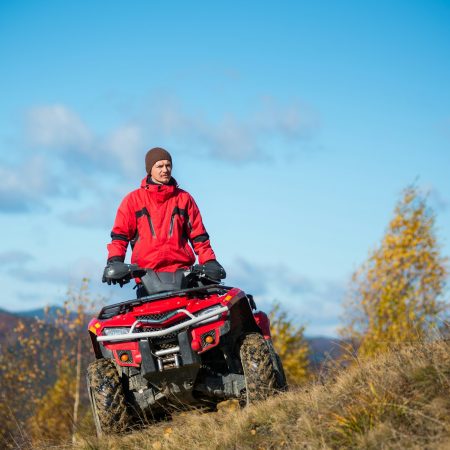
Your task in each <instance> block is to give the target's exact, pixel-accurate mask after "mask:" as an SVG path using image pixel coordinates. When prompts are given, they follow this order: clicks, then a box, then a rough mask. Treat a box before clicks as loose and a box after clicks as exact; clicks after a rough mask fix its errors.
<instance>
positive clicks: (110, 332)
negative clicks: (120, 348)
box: [103, 327, 130, 336]
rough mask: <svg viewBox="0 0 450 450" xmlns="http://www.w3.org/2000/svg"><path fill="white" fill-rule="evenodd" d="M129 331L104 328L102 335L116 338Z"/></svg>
mask: <svg viewBox="0 0 450 450" xmlns="http://www.w3.org/2000/svg"><path fill="white" fill-rule="evenodd" d="M129 331H130V328H127V327H114V328H104V329H103V334H106V336H116V335H118V334H126V333H128V332H129Z"/></svg>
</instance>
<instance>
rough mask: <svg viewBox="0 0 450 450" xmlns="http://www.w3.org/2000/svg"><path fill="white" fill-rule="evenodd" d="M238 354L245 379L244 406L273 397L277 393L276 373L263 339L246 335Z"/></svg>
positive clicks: (253, 335)
mask: <svg viewBox="0 0 450 450" xmlns="http://www.w3.org/2000/svg"><path fill="white" fill-rule="evenodd" d="M239 353H240V357H241V363H242V369H243V371H244V377H245V391H246V392H245V397H244V399H245V400H246V404H249V403H253V402H255V401H258V400H264V399H266V398H267V397H270V396H271V395H273V394H274V393H275V392H276V391H277V373H276V370H275V367H274V364H273V361H272V357H271V354H270V351H269V347H268V346H267V344H266V342H265V340H264V338H263V337H262V336H261V335H260V334H259V333H250V334H247V335H246V336H245V337H244V339H243V340H242V342H241V346H240V349H239ZM244 399H243V400H244Z"/></svg>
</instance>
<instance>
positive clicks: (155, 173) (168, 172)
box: [150, 159, 172, 184]
mask: <svg viewBox="0 0 450 450" xmlns="http://www.w3.org/2000/svg"><path fill="white" fill-rule="evenodd" d="M150 176H151V177H152V178H153V180H154V181H156V182H157V183H162V184H167V183H168V182H169V181H170V178H171V176H172V163H171V162H170V161H169V160H168V159H163V160H161V161H157V162H156V163H155V164H154V166H153V167H152V171H151V172H150Z"/></svg>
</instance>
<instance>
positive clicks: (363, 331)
mask: <svg viewBox="0 0 450 450" xmlns="http://www.w3.org/2000/svg"><path fill="white" fill-rule="evenodd" d="M434 227H435V215H434V213H433V212H432V210H431V209H430V207H429V206H428V205H427V197H426V196H425V195H423V194H421V193H420V192H419V191H418V190H417V188H416V187H414V186H410V187H408V188H407V189H405V190H404V192H403V195H402V198H401V199H400V201H399V202H398V204H397V205H396V207H395V213H394V218H393V219H392V220H391V222H390V224H389V226H388V229H387V230H386V233H385V235H384V237H383V239H382V241H381V245H380V246H379V247H378V248H376V249H375V250H374V251H373V252H372V253H371V254H370V255H369V258H368V259H367V261H366V262H365V263H364V264H363V265H362V266H361V267H360V268H359V269H358V270H357V271H356V272H355V273H354V275H353V277H352V282H351V289H350V293H349V296H348V299H347V302H346V304H345V308H344V309H345V318H344V320H345V325H344V327H343V328H342V330H341V334H342V335H343V337H346V338H348V339H350V340H351V341H352V342H353V343H354V344H355V345H356V346H359V354H360V355H372V354H374V353H376V352H378V351H380V350H384V349H386V348H388V347H389V346H390V345H391V344H393V343H399V342H405V341H413V340H416V339H423V337H424V336H425V335H426V334H427V333H428V332H429V331H430V329H432V328H433V327H435V326H436V322H437V320H438V316H439V314H440V313H441V312H442V311H443V310H444V309H445V303H444V302H443V293H444V288H445V280H446V277H447V267H446V263H447V259H446V258H443V257H442V256H441V255H440V247H439V245H438V243H437V240H436V236H435V230H434Z"/></svg>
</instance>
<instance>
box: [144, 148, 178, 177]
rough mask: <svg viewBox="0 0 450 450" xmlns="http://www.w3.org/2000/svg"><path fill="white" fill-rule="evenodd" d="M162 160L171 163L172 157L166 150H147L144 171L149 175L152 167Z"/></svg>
mask: <svg viewBox="0 0 450 450" xmlns="http://www.w3.org/2000/svg"><path fill="white" fill-rule="evenodd" d="M163 159H167V160H169V161H170V162H171V163H172V157H171V156H170V153H169V152H168V151H167V150H164V149H163V148H161V147H155V148H152V149H151V150H149V151H148V152H147V154H146V155H145V170H146V171H147V173H150V172H151V171H152V167H153V166H154V165H155V164H156V163H157V162H158V161H162V160H163Z"/></svg>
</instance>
